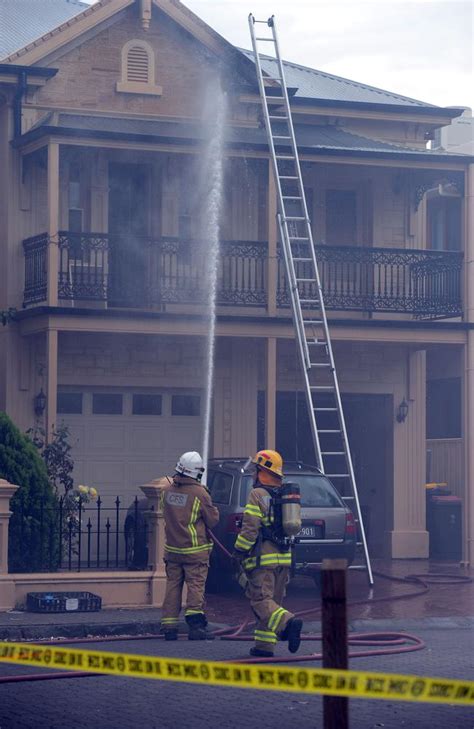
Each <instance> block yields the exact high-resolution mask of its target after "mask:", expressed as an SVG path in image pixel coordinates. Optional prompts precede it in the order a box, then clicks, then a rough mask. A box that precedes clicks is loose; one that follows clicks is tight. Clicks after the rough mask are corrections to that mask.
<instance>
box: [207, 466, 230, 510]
mask: <svg viewBox="0 0 474 729" xmlns="http://www.w3.org/2000/svg"><path fill="white" fill-rule="evenodd" d="M233 482H234V477H233V476H231V475H230V473H223V472H222V471H214V473H213V472H212V471H211V472H210V473H209V479H208V482H207V488H208V489H209V491H210V493H211V496H212V500H213V502H214V503H215V504H230V495H231V493H232V484H233Z"/></svg>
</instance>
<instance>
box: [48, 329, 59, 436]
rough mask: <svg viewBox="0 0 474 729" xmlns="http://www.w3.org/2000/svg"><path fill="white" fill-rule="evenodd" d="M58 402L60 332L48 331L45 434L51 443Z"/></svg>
mask: <svg viewBox="0 0 474 729" xmlns="http://www.w3.org/2000/svg"><path fill="white" fill-rule="evenodd" d="M57 401H58V332H57V330H56V329H48V331H47V333H46V413H45V432H46V440H47V441H49V440H50V438H51V434H52V431H53V428H54V425H55V423H56V412H57Z"/></svg>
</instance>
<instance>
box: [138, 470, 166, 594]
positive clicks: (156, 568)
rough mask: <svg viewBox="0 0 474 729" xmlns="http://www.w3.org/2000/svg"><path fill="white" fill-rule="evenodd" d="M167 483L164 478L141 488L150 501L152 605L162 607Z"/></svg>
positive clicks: (149, 549)
mask: <svg viewBox="0 0 474 729" xmlns="http://www.w3.org/2000/svg"><path fill="white" fill-rule="evenodd" d="M165 483H166V480H165V479H164V478H155V479H154V480H153V481H150V483H146V484H144V485H143V486H140V488H141V490H142V491H143V493H144V494H145V496H146V497H147V499H148V510H147V511H146V512H145V515H146V518H147V525H148V566H149V568H150V569H151V570H152V576H151V583H150V604H151V605H153V606H155V607H160V606H161V605H162V604H163V597H164V594H165V582H166V572H165V564H164V561H163V557H164V547H165V525H164V520H163V512H162V510H161V506H160V497H161V489H162V487H163V486H164V484H165Z"/></svg>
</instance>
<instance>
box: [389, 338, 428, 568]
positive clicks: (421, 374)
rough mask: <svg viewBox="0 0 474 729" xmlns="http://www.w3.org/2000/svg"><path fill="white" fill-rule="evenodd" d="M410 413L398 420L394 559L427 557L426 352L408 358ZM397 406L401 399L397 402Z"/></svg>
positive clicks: (412, 354) (395, 439)
mask: <svg viewBox="0 0 474 729" xmlns="http://www.w3.org/2000/svg"><path fill="white" fill-rule="evenodd" d="M407 366H408V373H407V374H408V378H407V382H408V383H409V385H408V392H407V393H406V398H407V400H408V403H409V409H408V416H407V419H406V420H405V422H404V423H398V422H395V434H394V489H393V491H394V493H393V499H394V501H393V531H392V533H391V552H392V557H394V558H399V559H403V558H413V557H422V558H425V557H428V554H429V534H428V532H427V531H426V525H425V482H426V352H425V351H424V350H417V351H413V352H410V353H409V357H408V364H407ZM394 405H395V407H398V402H395V403H394Z"/></svg>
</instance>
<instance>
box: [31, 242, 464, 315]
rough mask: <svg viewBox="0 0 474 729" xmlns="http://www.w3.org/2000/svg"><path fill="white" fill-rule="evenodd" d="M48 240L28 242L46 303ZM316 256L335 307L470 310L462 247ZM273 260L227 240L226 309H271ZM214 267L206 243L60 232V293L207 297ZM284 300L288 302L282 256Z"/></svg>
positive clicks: (343, 250)
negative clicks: (464, 300) (465, 305)
mask: <svg viewBox="0 0 474 729" xmlns="http://www.w3.org/2000/svg"><path fill="white" fill-rule="evenodd" d="M47 245H48V237H47V236H46V235H45V234H44V235H41V236H36V237H35V238H29V239H28V240H26V241H24V248H25V277H26V280H25V305H28V304H32V303H37V302H39V301H41V300H45V299H46V278H47V277H46V262H47V257H46V254H47ZM316 255H317V258H318V262H319V270H320V277H321V285H322V288H323V294H324V299H325V303H326V306H327V308H328V309H332V310H342V311H344V310H345V311H365V312H376V311H380V312H393V313H407V314H411V315H412V316H414V317H415V318H442V317H457V316H461V315H462V297H461V270H462V258H463V257H462V253H461V252H457V251H454V252H453V251H430V250H409V249H396V248H372V247H367V248H364V247H357V246H332V245H331V246H329V245H318V246H316ZM267 256H268V247H267V244H266V243H264V242H258V241H223V242H222V243H221V255H220V259H219V262H218V290H217V303H218V305H220V306H246V307H248V306H254V307H264V306H266V302H267V275H268V271H267ZM302 257H304V256H303V255H302ZM208 265H209V261H208V258H207V253H206V245H205V242H204V241H199V240H189V241H183V240H180V239H178V238H170V237H168V238H159V239H153V238H144V237H133V236H118V235H108V234H96V233H77V234H76V233H70V232H67V231H61V232H60V233H59V271H58V295H59V298H60V300H62V301H70V302H74V301H75V300H77V301H93V302H96V303H97V304H99V305H100V304H102V305H104V306H105V305H107V306H111V307H114V306H117V307H121V306H122V307H131V308H156V307H160V306H162V305H166V304H189V303H191V304H199V303H205V302H206V301H207V299H208V296H209V292H208V290H207V286H208V283H207V281H208V276H207V275H206V269H207V267H208ZM295 265H296V269H297V276H298V278H302V279H304V278H308V277H310V276H311V273H312V271H311V266H310V265H308V264H307V263H304V262H298V263H296V264H295ZM304 289H305V290H304V295H305V296H306V295H307V296H308V297H311V296H312V295H313V294H314V291H312V289H311V284H306V285H304ZM277 304H278V306H280V307H286V306H288V305H289V292H288V285H287V281H286V273H285V270H284V264H283V261H282V259H281V257H280V258H279V262H278V281H277Z"/></svg>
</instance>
